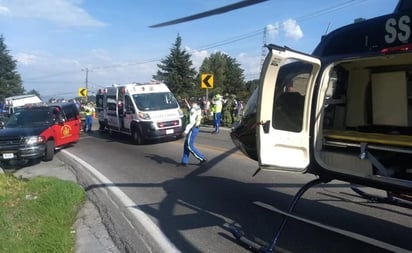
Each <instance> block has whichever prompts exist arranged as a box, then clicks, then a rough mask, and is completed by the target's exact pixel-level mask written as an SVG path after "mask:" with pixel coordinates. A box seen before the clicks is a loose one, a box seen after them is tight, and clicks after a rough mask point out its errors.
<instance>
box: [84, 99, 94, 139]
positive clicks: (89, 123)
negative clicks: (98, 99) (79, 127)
mask: <svg viewBox="0 0 412 253" xmlns="http://www.w3.org/2000/svg"><path fill="white" fill-rule="evenodd" d="M84 109H85V112H86V124H85V129H84V132H91V131H92V124H93V109H92V107H91V106H90V105H87V106H85V107H84Z"/></svg>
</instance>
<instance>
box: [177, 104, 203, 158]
mask: <svg viewBox="0 0 412 253" xmlns="http://www.w3.org/2000/svg"><path fill="white" fill-rule="evenodd" d="M185 102H186V104H187V106H188V108H189V109H190V116H189V124H187V125H186V128H185V131H184V132H183V135H184V136H186V138H185V144H184V146H183V157H182V161H181V164H182V165H183V166H186V165H187V164H188V163H189V155H190V154H192V155H193V156H194V157H196V159H198V160H199V161H200V164H202V163H204V162H206V157H205V156H204V155H203V154H202V153H201V152H200V151H199V150H198V149H197V148H196V147H195V146H194V142H195V139H196V136H197V134H198V133H199V126H200V122H201V120H202V110H201V109H200V106H199V105H198V104H197V103H196V100H194V99H191V100H190V104H189V103H188V102H187V100H186V99H185Z"/></svg>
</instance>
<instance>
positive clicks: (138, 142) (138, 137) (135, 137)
mask: <svg viewBox="0 0 412 253" xmlns="http://www.w3.org/2000/svg"><path fill="white" fill-rule="evenodd" d="M132 137H133V142H134V144H136V145H142V144H143V143H144V140H143V136H142V135H141V134H140V132H139V131H137V130H133V132H132Z"/></svg>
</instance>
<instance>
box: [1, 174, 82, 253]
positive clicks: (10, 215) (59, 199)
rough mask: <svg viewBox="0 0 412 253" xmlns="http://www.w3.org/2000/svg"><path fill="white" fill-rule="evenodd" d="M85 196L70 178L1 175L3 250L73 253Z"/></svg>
mask: <svg viewBox="0 0 412 253" xmlns="http://www.w3.org/2000/svg"><path fill="white" fill-rule="evenodd" d="M85 198H86V194H85V192H84V190H83V189H82V188H81V187H80V186H79V185H77V184H76V183H74V182H71V181H64V180H60V179H57V178H51V177H35V178H33V179H30V180H22V179H17V178H15V177H13V176H12V175H8V174H0V242H1V243H0V252H15V253H23V252H24V253H26V252H27V253H29V252H44V253H46V252H56V253H57V252H58V253H64V252H67V253H69V252H74V243H75V234H74V233H73V228H72V226H73V224H74V222H75V220H76V215H77V211H78V209H79V207H80V206H81V205H82V204H83V202H84V200H85Z"/></svg>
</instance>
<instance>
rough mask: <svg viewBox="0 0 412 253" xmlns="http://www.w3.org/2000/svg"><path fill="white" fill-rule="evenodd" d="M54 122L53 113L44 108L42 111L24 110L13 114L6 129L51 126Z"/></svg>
mask: <svg viewBox="0 0 412 253" xmlns="http://www.w3.org/2000/svg"><path fill="white" fill-rule="evenodd" d="M52 122H53V113H52V112H51V111H50V110H48V109H47V108H44V109H42V110H25V109H22V110H20V111H18V112H15V113H13V114H12V115H11V116H10V118H9V120H8V121H7V123H6V128H23V127H24V128H31V127H41V126H46V125H50V124H51V123H52Z"/></svg>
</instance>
